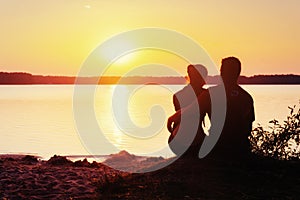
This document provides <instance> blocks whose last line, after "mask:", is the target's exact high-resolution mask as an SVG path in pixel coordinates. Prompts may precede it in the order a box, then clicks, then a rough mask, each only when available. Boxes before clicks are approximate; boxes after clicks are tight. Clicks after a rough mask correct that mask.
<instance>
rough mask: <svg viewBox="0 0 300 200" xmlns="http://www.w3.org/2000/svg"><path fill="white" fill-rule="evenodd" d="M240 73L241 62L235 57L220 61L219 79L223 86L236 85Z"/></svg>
mask: <svg viewBox="0 0 300 200" xmlns="http://www.w3.org/2000/svg"><path fill="white" fill-rule="evenodd" d="M240 73H241V62H240V60H239V59H237V58H235V57H228V58H224V59H222V65H221V77H222V79H223V82H224V83H225V84H236V83H237V80H238V78H239V76H240Z"/></svg>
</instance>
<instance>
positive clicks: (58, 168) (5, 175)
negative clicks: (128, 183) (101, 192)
mask: <svg viewBox="0 0 300 200" xmlns="http://www.w3.org/2000/svg"><path fill="white" fill-rule="evenodd" d="M125 175H126V173H123V172H120V171H117V170H113V169H112V168H109V167H107V166H106V165H104V164H101V163H96V162H93V163H89V162H87V161H86V160H83V161H77V162H72V161H70V160H68V159H66V158H65V157H60V156H53V157H52V158H50V159H49V160H48V161H41V160H38V159H37V158H36V157H33V156H21V155H3V156H1V158H0V199H97V198H99V196H98V193H97V192H96V190H97V188H98V184H99V182H101V183H103V182H107V181H109V180H110V179H114V178H115V177H116V176H125Z"/></svg>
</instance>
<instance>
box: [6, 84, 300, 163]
mask: <svg viewBox="0 0 300 200" xmlns="http://www.w3.org/2000/svg"><path fill="white" fill-rule="evenodd" d="M80 87H89V86H80ZM132 87H137V86H120V87H119V88H118V91H121V93H120V92H119V93H118V94H119V95H118V96H117V99H116V105H117V108H120V109H119V110H122V109H123V108H124V106H126V102H127V101H125V100H124V98H125V99H126V98H127V97H126V96H127V95H128V93H130V89H131V88H132ZM182 87H183V86H166V87H162V86H154V85H152V86H144V87H141V88H137V90H136V91H135V92H134V93H133V95H132V96H131V97H130V98H129V100H128V102H129V103H128V110H129V116H130V118H131V120H132V121H133V123H134V124H136V125H137V126H138V127H141V129H140V130H138V131H137V130H135V129H134V127H130V126H129V125H128V127H125V128H126V130H127V132H130V134H131V136H129V135H128V134H124V131H122V130H124V127H121V128H120V126H123V125H125V126H126V124H128V123H127V121H126V120H128V119H126V113H125V114H124V113H122V112H123V111H122V112H117V113H116V115H117V116H114V115H113V114H112V95H113V92H114V91H115V89H116V86H114V85H107V86H99V87H98V88H97V91H96V93H95V99H94V100H95V104H94V108H95V109H94V110H95V116H96V119H97V123H98V125H99V127H100V129H101V130H102V132H103V133H105V136H106V138H107V139H108V140H109V141H110V142H111V143H114V144H115V146H116V147H117V148H118V149H119V150H123V149H125V150H127V151H129V152H130V153H134V154H140V155H143V154H148V155H149V154H151V155H161V156H164V157H170V156H172V153H171V152H170V151H169V150H165V151H160V150H161V149H162V148H163V147H165V146H166V145H167V138H168V136H169V134H168V132H167V129H166V125H165V123H166V121H163V120H162V121H161V122H160V123H161V124H159V125H158V126H159V129H157V130H155V131H154V132H153V133H151V137H147V139H145V138H142V137H144V135H143V133H142V131H141V130H143V128H145V127H147V126H148V125H150V124H151V123H152V122H153V121H157V119H158V118H162V119H165V118H166V117H164V115H165V116H170V115H171V114H172V113H173V105H172V94H173V92H174V91H177V90H179V89H180V88H182ZM242 87H243V88H245V89H246V90H247V91H249V93H250V94H251V95H252V96H253V98H254V101H255V112H256V121H255V122H254V126H256V125H257V123H261V124H262V125H264V126H267V123H268V121H269V120H271V119H274V118H276V119H279V120H280V121H282V120H284V119H285V117H286V116H287V114H288V112H289V109H288V108H287V106H292V105H295V104H298V101H299V89H300V85H276V86H274V85H247V86H242ZM73 89H74V88H73V86H72V85H60V86H56V85H34V86H31V85H30V86H25V85H24V86H11V85H10V86H0V92H1V96H0V110H1V115H0V121H1V129H0V153H31V154H37V155H41V156H42V157H44V158H48V157H49V156H52V155H53V154H60V155H87V154H89V152H90V149H89V147H85V144H84V143H82V140H81V139H80V138H81V135H80V134H82V133H79V134H78V133H77V130H76V125H75V122H74V118H73V107H72V97H73ZM122 97H124V98H122ZM155 105H159V106H161V108H162V109H163V111H164V113H160V114H159V116H158V115H155V114H154V116H153V117H152V118H151V116H150V113H151V107H153V106H155ZM83 106H84V105H83ZM154 112H155V111H154ZM123 114H124V116H123ZM85 117H86V119H88V118H89V116H85ZM124 118H125V119H124ZM117 119H121V120H122V119H124V121H123V122H122V121H121V122H119V123H116V120H117ZM147 134H150V133H147ZM96 142H97V141H96ZM159 151H160V152H159ZM93 153H94V152H93ZM109 153H113V152H108V151H107V150H106V149H105V146H103V145H100V143H99V151H97V154H109Z"/></svg>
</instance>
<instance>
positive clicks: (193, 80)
mask: <svg viewBox="0 0 300 200" xmlns="http://www.w3.org/2000/svg"><path fill="white" fill-rule="evenodd" d="M220 71H221V78H222V80H223V83H224V84H219V85H217V86H214V87H210V88H209V89H203V86H204V84H205V79H206V76H207V70H206V68H205V67H204V66H202V65H189V66H188V75H189V78H190V84H188V85H187V86H186V87H185V88H183V89H182V90H180V91H179V92H177V93H176V94H175V95H174V96H173V103H174V106H175V110H176V113H175V114H174V115H172V116H171V117H169V119H168V125H167V126H168V130H169V131H170V132H171V136H170V138H169V146H170V148H171V150H172V151H173V152H174V153H175V154H176V155H181V154H183V156H187V157H194V158H198V155H199V150H200V148H201V146H202V144H204V143H205V142H204V143H203V141H204V139H205V137H211V138H212V137H214V136H215V135H213V134H218V130H217V131H215V129H220V130H219V131H220V137H219V138H218V139H217V140H216V141H217V142H216V144H215V146H214V148H213V149H212V150H211V151H210V152H209V154H208V156H209V157H214V158H222V159H242V158H245V157H247V156H248V155H249V154H250V145H249V141H248V136H249V135H250V133H251V130H252V122H253V121H254V119H255V116H254V107H253V99H252V97H251V96H250V94H249V93H248V92H246V91H245V90H244V89H242V88H241V87H240V86H239V85H238V83H237V80H238V77H239V75H240V72H241V63H240V61H239V60H238V59H237V58H235V57H228V58H224V59H223V60H222V64H221V70H220ZM206 115H208V117H209V119H210V121H211V128H210V131H209V136H206V135H205V133H204V131H203V123H204V117H205V116H206ZM222 115H223V116H222ZM174 136H175V137H174ZM212 145H214V144H212ZM185 150H186V151H185ZM183 151H184V153H183Z"/></svg>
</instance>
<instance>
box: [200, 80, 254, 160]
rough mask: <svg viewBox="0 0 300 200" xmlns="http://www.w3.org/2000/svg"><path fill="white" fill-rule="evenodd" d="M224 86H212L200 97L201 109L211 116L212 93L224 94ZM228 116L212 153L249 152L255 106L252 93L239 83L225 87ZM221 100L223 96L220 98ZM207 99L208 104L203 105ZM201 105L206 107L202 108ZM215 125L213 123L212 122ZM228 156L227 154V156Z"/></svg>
mask: <svg viewBox="0 0 300 200" xmlns="http://www.w3.org/2000/svg"><path fill="white" fill-rule="evenodd" d="M222 90H223V87H221V86H215V87H212V88H210V89H209V90H208V92H206V94H204V95H203V97H202V99H201V98H200V99H199V101H200V102H199V103H200V109H202V110H203V111H204V112H206V113H208V115H209V116H211V106H212V105H211V100H210V94H215V95H222V92H221V91H222ZM225 92H226V117H225V122H224V126H223V129H222V132H221V136H220V137H219V140H218V142H217V144H216V145H215V147H214V149H213V150H212V152H211V154H213V155H217V154H218V155H222V156H224V155H228V156H236V155H243V154H246V153H247V152H249V142H248V136H249V134H250V132H251V129H252V122H253V121H254V119H255V118H254V107H253V99H252V97H251V95H250V94H249V93H248V92H246V91H245V90H244V89H242V88H241V87H240V86H238V85H233V86H231V87H225ZM219 99H220V100H221V99H222V98H219ZM201 101H206V102H208V104H206V105H203V102H201ZM201 105H203V106H204V107H202V108H201ZM212 125H213V124H212ZM226 157H227V156H226Z"/></svg>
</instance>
